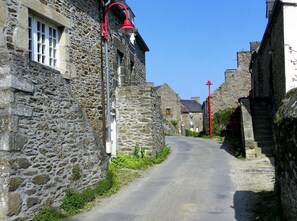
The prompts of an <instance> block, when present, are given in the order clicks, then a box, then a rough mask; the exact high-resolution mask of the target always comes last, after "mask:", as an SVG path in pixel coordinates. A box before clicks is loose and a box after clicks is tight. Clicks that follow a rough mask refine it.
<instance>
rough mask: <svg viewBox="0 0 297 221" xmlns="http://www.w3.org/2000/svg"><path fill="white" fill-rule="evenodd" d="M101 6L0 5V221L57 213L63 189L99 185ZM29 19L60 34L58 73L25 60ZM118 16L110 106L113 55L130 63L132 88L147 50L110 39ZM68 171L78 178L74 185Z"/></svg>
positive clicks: (22, 0)
mask: <svg viewBox="0 0 297 221" xmlns="http://www.w3.org/2000/svg"><path fill="white" fill-rule="evenodd" d="M99 3H100V1H98V0H90V1H85V0H76V1H61V0H45V1H44V0H43V1H37V0H36V1H32V0H15V1H11V0H5V1H0V95H1V100H0V144H1V145H0V158H1V159H0V162H1V170H0V184H1V188H0V189H1V192H0V220H30V219H31V218H32V216H33V215H34V213H35V212H36V211H38V209H39V208H40V207H42V206H44V205H45V204H52V205H53V206H57V205H59V204H60V203H61V199H62V198H63V196H64V194H65V190H66V189H67V188H73V189H74V190H78V191H80V190H82V189H84V188H86V187H88V186H92V185H94V184H95V183H97V182H98V181H100V180H101V179H103V178H104V177H105V173H106V169H107V164H108V162H107V159H108V158H107V155H106V153H105V150H103V149H102V141H101V139H100V138H101V137H102V134H103V132H102V131H103V130H102V124H103V123H102V114H103V113H102V105H105V104H102V95H104V93H103V94H102V93H101V85H102V82H101V79H102V78H103V80H104V81H106V79H105V73H104V70H103V73H102V69H101V67H103V66H102V65H105V64H104V61H103V60H104V53H103V56H101V50H102V49H104V48H102V47H101V43H102V42H101V37H100V17H102V7H100V5H99ZM120 11H121V10H120ZM31 14H34V16H40V17H41V18H43V19H44V20H46V21H49V22H52V23H54V24H56V25H57V27H58V28H59V35H60V42H59V49H60V67H59V69H53V68H51V67H47V66H45V65H42V64H39V63H37V62H34V61H30V60H29V56H28V42H29V40H28V16H29V15H31ZM121 16H122V14H121V13H120V15H119V13H116V10H111V11H110V13H109V25H110V29H109V32H110V36H111V39H110V40H109V52H110V54H109V55H110V56H109V59H110V62H109V63H110V66H111V78H110V82H111V98H112V101H115V96H114V95H115V86H116V85H117V82H116V81H117V79H116V70H115V69H114V66H113V64H114V61H115V57H116V52H117V51H118V50H121V51H122V52H123V53H124V58H125V59H124V63H123V67H124V68H126V69H127V68H128V67H129V64H130V63H131V62H133V63H134V69H135V70H134V77H133V84H144V82H145V78H146V76H145V51H146V50H148V49H147V48H145V47H144V46H143V45H144V44H145V43H144V42H142V41H141V38H140V37H139V36H138V37H136V41H135V44H134V45H131V42H130V41H129V37H126V36H124V35H121V34H118V33H116V30H117V29H118V28H119V27H120V25H121V22H122V19H121ZM102 75H103V76H102ZM113 103H114V102H113ZM151 117H152V116H151ZM126 121H129V119H126ZM150 135H151V134H150ZM73 168H79V170H80V177H79V178H78V179H77V180H74V178H73V177H72V170H73Z"/></svg>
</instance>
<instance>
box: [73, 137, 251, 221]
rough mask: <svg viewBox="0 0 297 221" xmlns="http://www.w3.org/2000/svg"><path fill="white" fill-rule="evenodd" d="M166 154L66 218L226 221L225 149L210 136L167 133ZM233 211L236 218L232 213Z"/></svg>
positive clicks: (229, 187)
mask: <svg viewBox="0 0 297 221" xmlns="http://www.w3.org/2000/svg"><path fill="white" fill-rule="evenodd" d="M166 142H167V144H169V145H170V146H171V147H172V154H171V155H170V157H169V159H168V160H167V161H165V162H164V163H163V164H161V165H158V166H156V167H153V168H152V169H150V170H149V171H148V173H147V174H146V176H144V177H143V178H140V179H139V180H137V181H136V182H135V183H133V184H131V185H129V186H128V187H127V188H124V189H123V190H122V191H120V192H119V193H118V194H116V195H114V196H112V197H110V198H108V199H106V200H104V201H103V202H101V203H100V204H99V205H98V206H96V207H95V208H94V209H93V210H91V211H89V212H87V213H84V214H81V215H79V216H75V217H73V218H72V219H71V220H72V221H101V220H102V221H133V220H135V221H138V220H139V221H169V220H170V221H171V220H172V221H175V220H176V221H191V220H195V221H196V220H197V221H232V220H245V219H240V218H239V217H238V215H237V216H236V215H235V209H234V206H233V204H234V203H233V201H234V199H233V198H234V194H235V191H236V190H235V187H234V184H233V183H232V180H231V171H230V170H231V169H230V162H231V161H232V160H234V157H232V156H231V155H230V154H228V153H227V152H226V151H225V150H224V149H222V148H221V145H220V144H217V143H215V142H213V141H209V140H204V139H199V138H187V137H167V138H166ZM235 217H237V219H236V218H235Z"/></svg>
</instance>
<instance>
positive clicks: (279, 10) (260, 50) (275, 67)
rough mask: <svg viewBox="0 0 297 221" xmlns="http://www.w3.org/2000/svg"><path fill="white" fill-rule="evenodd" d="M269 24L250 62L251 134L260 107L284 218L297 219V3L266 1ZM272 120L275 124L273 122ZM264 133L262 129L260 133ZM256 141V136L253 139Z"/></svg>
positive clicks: (249, 106) (248, 105)
mask: <svg viewBox="0 0 297 221" xmlns="http://www.w3.org/2000/svg"><path fill="white" fill-rule="evenodd" d="M266 15H267V18H268V24H267V27H266V30H265V32H264V35H263V38H262V41H261V43H260V44H259V46H258V47H257V48H255V50H253V54H252V60H251V66H250V69H251V73H252V90H251V99H250V100H247V101H245V103H246V105H245V107H247V108H250V109H251V113H252V122H253V124H254V125H253V127H252V128H251V129H253V130H254V131H253V132H254V134H256V131H255V130H256V128H255V126H256V125H259V122H256V121H255V118H256V116H255V111H256V110H257V109H258V108H259V106H260V105H261V109H260V110H261V112H262V113H266V115H265V116H262V117H261V118H262V120H263V119H265V118H266V119H270V121H268V120H267V125H268V126H270V131H272V125H273V133H272V132H270V133H271V135H270V138H269V139H271V140H272V134H273V137H274V141H275V149H273V150H274V151H275V153H276V156H277V157H276V187H277V190H278V192H277V193H278V194H279V197H280V200H281V205H282V210H283V216H284V217H283V219H284V220H288V221H291V220H292V221H293V220H297V215H296V214H297V206H296V205H297V201H296V198H297V192H296V188H297V182H296V171H297V166H296V157H297V154H296V149H297V145H296V140H297V138H296V122H297V121H296V114H297V113H296V110H297V107H296V98H297V91H296V88H297V68H296V61H297V38H296V29H297V22H296V21H297V1H296V0H267V12H266ZM272 117H274V124H273V123H272ZM261 133H262V134H263V129H262V132H261ZM254 138H255V140H256V137H254Z"/></svg>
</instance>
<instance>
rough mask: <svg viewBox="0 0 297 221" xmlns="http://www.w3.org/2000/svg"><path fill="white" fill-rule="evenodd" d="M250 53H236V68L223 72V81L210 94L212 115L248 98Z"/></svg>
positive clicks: (204, 116) (233, 106) (205, 108)
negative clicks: (240, 99) (243, 98)
mask: <svg viewBox="0 0 297 221" xmlns="http://www.w3.org/2000/svg"><path fill="white" fill-rule="evenodd" d="M250 59H251V53H250V51H240V52H237V68H236V69H228V70H226V71H225V81H224V83H222V84H221V85H220V86H219V87H218V88H217V89H215V90H214V91H213V93H212V94H211V107H212V109H211V111H212V115H213V114H215V113H216V112H218V111H222V110H225V109H228V108H236V107H238V106H239V102H238V99H239V98H241V97H248V96H249V94H250V90H251V74H250V72H249V64H250V61H251V60H250ZM207 102H208V99H207V100H206V101H205V102H204V103H203V105H202V106H203V107H204V108H203V125H204V130H205V131H208V130H209V129H208V128H209V125H208V119H209V118H208V111H207V107H208V103H207Z"/></svg>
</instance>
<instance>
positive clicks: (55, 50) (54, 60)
mask: <svg viewBox="0 0 297 221" xmlns="http://www.w3.org/2000/svg"><path fill="white" fill-rule="evenodd" d="M30 22H31V23H30ZM38 23H39V24H41V26H44V30H38ZM50 29H51V30H52V35H50ZM28 30H29V32H31V33H29V56H30V59H31V60H33V61H36V62H38V63H41V64H43V65H46V66H50V67H51V68H55V69H59V67H60V50H59V39H60V36H59V34H60V33H59V29H58V27H57V26H56V25H54V24H52V23H51V22H48V21H46V20H44V19H42V18H40V17H37V16H35V15H31V14H30V15H29V29H28ZM42 31H43V32H42ZM54 32H55V36H54ZM38 33H39V34H40V35H43V36H44V41H41V42H40V41H39V40H40V39H39V38H38V36H39V35H38ZM41 40H43V39H42V38H41ZM54 41H55V46H54ZM40 43H41V44H40ZM51 43H52V44H51ZM50 44H51V45H50ZM42 45H43V46H44V48H42ZM38 49H39V50H40V49H41V53H40V51H39V50H38ZM50 53H51V54H52V55H53V54H55V56H50ZM42 57H44V60H42ZM40 58H41V59H40Z"/></svg>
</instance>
